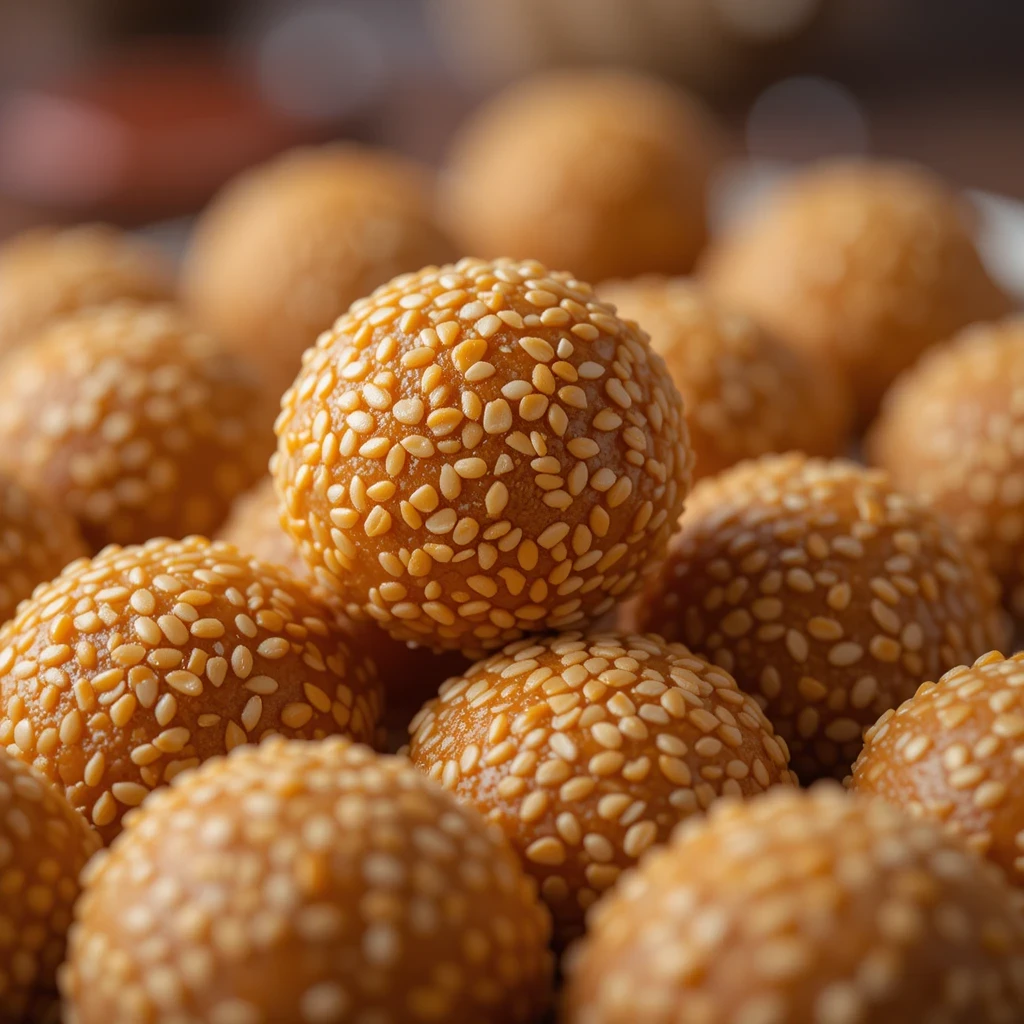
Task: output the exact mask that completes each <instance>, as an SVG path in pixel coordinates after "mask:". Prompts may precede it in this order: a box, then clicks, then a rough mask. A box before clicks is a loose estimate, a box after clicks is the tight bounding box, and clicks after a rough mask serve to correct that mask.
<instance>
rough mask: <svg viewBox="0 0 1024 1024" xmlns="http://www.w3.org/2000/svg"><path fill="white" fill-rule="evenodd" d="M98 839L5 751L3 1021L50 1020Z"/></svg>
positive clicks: (0, 941) (0, 877)
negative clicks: (81, 879)
mask: <svg viewBox="0 0 1024 1024" xmlns="http://www.w3.org/2000/svg"><path fill="white" fill-rule="evenodd" d="M99 845H100V841H99V836H97V835H96V833H95V832H93V831H92V829H90V828H89V826H88V825H87V824H86V822H85V819H84V818H83V817H82V816H81V815H80V814H79V813H78V812H77V811H75V810H72V808H71V807H70V805H69V804H68V802H67V800H65V799H64V797H63V796H62V795H61V794H60V793H59V792H58V791H57V790H56V789H55V788H54V787H53V786H51V785H49V783H47V782H46V780H45V779H43V778H42V777H41V776H40V775H39V773H38V772H36V771H33V770H32V769H31V768H29V767H28V766H27V765H24V764H22V763H21V762H20V761H16V760H15V759H13V758H11V757H8V756H7V755H6V754H4V753H3V752H2V751H0V893H2V895H3V910H2V911H0V950H2V951H3V952H2V957H0V1021H4V1024H8V1022H10V1024H13V1022H16V1021H43V1020H49V1019H51V1018H50V1016H49V1014H50V1012H51V1011H52V1010H53V1008H54V1006H55V1004H56V1001H57V966H58V964H60V962H61V961H62V960H63V959H64V945H65V939H66V936H67V930H68V926H69V925H70V924H71V908H72V905H73V904H74V902H75V900H76V899H77V898H78V893H79V885H78V876H79V874H81V871H82V868H83V867H84V866H85V862H86V861H87V860H88V859H89V857H90V856H91V855H92V853H93V851H94V850H96V848H97V847H98V846H99Z"/></svg>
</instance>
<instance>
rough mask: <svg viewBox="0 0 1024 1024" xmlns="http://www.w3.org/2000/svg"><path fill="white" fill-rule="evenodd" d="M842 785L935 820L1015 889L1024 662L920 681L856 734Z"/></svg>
mask: <svg viewBox="0 0 1024 1024" xmlns="http://www.w3.org/2000/svg"><path fill="white" fill-rule="evenodd" d="M851 783H852V786H853V788H854V789H855V790H859V791H862V792H867V793H875V794H877V795H879V796H881V797H884V798H885V799H886V800H888V801H889V802H890V803H892V804H895V805H896V806H899V807H903V808H905V809H906V810H907V811H909V812H910V813H911V814H913V815H914V816H915V817H922V818H933V819H934V820H936V821H940V822H943V823H944V824H945V825H946V827H947V828H948V829H949V830H950V831H951V832H953V833H954V834H955V835H957V836H959V837H960V838H962V839H963V840H964V842H966V843H967V844H968V845H969V846H971V847H972V848H973V849H974V850H976V851H977V852H978V853H981V854H984V855H985V856H987V857H989V858H990V859H991V860H993V861H995V862H996V863H997V864H998V865H999V866H1000V867H1001V868H1002V869H1003V870H1004V871H1005V872H1006V875H1007V877H1008V878H1009V879H1010V881H1011V882H1013V883H1014V884H1015V885H1018V886H1024V656H1022V655H1016V656H1014V657H1012V658H1008V659H1004V658H1003V657H1002V655H1000V654H999V653H998V652H992V653H991V654H987V655H985V656H984V657H983V658H979V659H978V660H977V661H976V662H975V663H974V665H973V667H971V668H968V667H967V666H964V665H961V666H960V667H958V668H955V669H953V670H952V671H951V672H947V673H946V674H945V675H944V676H943V677H942V678H941V679H940V680H939V681H938V682H937V683H922V684H921V687H920V689H918V691H917V693H915V694H914V696H913V697H911V698H910V699H909V700H907V701H904V702H903V703H902V704H901V705H900V706H899V707H898V708H897V709H896V710H895V711H892V710H890V711H887V712H886V713H885V714H884V715H882V717H881V718H880V719H879V720H878V722H876V723H875V725H873V726H872V727H871V728H870V729H868V730H867V732H866V733H865V734H864V750H863V751H862V752H861V755H860V757H859V758H857V761H856V763H855V764H854V766H853V777H852V780H851Z"/></svg>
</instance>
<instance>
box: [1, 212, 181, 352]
mask: <svg viewBox="0 0 1024 1024" xmlns="http://www.w3.org/2000/svg"><path fill="white" fill-rule="evenodd" d="M173 292H174V275H173V271H172V269H171V267H170V265H169V264H168V263H167V261H166V260H164V258H163V257H162V256H161V255H160V253H158V252H157V251H156V250H154V249H152V248H151V247H150V246H148V245H146V244H145V243H143V242H141V241H139V240H138V239H135V238H131V237H129V236H128V235H125V234H123V233H122V232H120V231H118V230H117V229H116V228H112V227H108V226H106V225H104V224H86V225H81V226H78V227H73V228H35V229H33V230H31V231H26V232H25V233H24V234H21V235H17V236H16V237H15V238H13V239H11V240H10V241H8V242H6V243H5V244H4V245H3V246H0V353H3V352H5V351H7V350H8V349H12V348H14V347H15V346H17V345H21V344H23V343H24V342H26V341H28V340H29V339H30V338H31V337H32V336H33V335H34V334H35V333H36V332H37V331H39V329H40V328H42V327H44V326H45V325H46V324H47V323H49V322H50V321H51V320H55V319H58V318H59V317H62V316H66V315H68V314H69V313H73V312H76V311H77V310H80V309H87V308H89V307H92V306H99V305H103V304H105V303H108V302H113V301H114V300H116V299H140V300H158V299H170V298H171V297H172V295H173Z"/></svg>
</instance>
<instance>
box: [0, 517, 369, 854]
mask: <svg viewBox="0 0 1024 1024" xmlns="http://www.w3.org/2000/svg"><path fill="white" fill-rule="evenodd" d="M380 712H381V693H380V685H379V683H378V680H377V674H376V667H375V665H374V663H373V660H372V656H371V652H370V651H369V650H367V649H366V647H365V646H363V645H361V644H360V642H359V640H358V638H357V637H355V636H354V635H353V634H352V633H350V632H349V631H348V630H347V629H345V628H344V626H343V625H341V624H338V623H334V622H333V621H330V618H329V616H327V615H326V614H325V609H324V608H323V607H322V606H321V605H320V604H318V603H317V602H316V601H314V600H313V598H312V597H311V596H310V594H309V592H308V589H307V588H306V587H305V586H303V585H302V584H301V583H300V582H299V581H298V580H297V579H296V578H295V577H294V576H292V575H291V573H288V572H286V571H285V570H284V569H281V568H278V567H277V566H272V565H267V564H264V563H262V562H259V561H257V560H255V559H253V558H250V557H249V556H248V555H243V554H241V553H240V552H239V551H238V550H237V549H235V548H233V547H232V546H231V545H230V544H225V543H222V542H220V543H212V542H211V541H208V540H206V539H204V538H202V537H190V538H186V539H185V540H183V541H167V540H154V541H150V542H149V543H148V544H146V545H144V546H142V547H133V548H123V549H122V548H117V547H113V546H112V547H110V548H107V549H106V550H105V551H104V552H103V553H101V554H100V555H98V556H97V557H96V558H94V559H92V560H87V559H83V560H81V561H78V562H76V563H74V564H73V565H71V566H69V567H68V568H67V570H66V571H65V572H64V573H63V575H61V576H60V577H58V579H56V580H54V581H53V583H51V584H48V585H47V586H43V587H40V588H39V589H37V590H36V592H35V595H34V596H33V598H32V600H30V601H27V602H25V603H24V604H23V605H22V606H21V608H20V609H19V612H18V614H17V615H16V616H15V617H14V618H13V619H12V620H11V621H10V622H9V623H8V624H7V625H6V626H5V627H4V628H3V629H0V744H2V745H3V746H4V747H6V749H7V752H8V753H9V754H11V755H13V756H14V757H17V758H20V759H21V760H23V761H26V762H28V763H31V764H33V765H35V767H36V768H38V769H39V770H40V771H41V772H42V773H43V774H44V775H45V776H46V777H47V778H48V779H49V780H50V781H52V782H53V783H54V784H56V785H58V786H61V787H63V789H64V791H65V793H66V794H67V797H68V799H69V800H70V802H71V804H72V806H73V807H76V808H78V809H79V810H80V811H82V813H83V814H84V815H85V816H86V818H88V819H89V820H90V821H91V822H92V824H93V825H95V826H96V828H97V829H98V830H99V832H100V834H101V835H102V836H103V838H104V840H105V841H107V842H109V841H110V840H111V839H113V838H114V836H116V835H117V834H118V832H119V831H120V829H121V818H122V816H123V815H124V814H125V813H126V812H127V811H128V810H129V808H132V807H137V806H138V805H139V804H140V803H142V801H143V800H144V799H145V798H146V796H148V794H149V792H150V791H151V790H152V789H155V788H156V787H158V786H161V785H164V784H166V783H168V782H170V781H171V780H172V779H173V778H174V777H175V776H176V775H177V774H178V773H179V772H181V771H184V770H185V769H186V768H191V767H194V766H195V765H198V764H199V763H200V762H202V761H205V760H206V759H208V758H210V757H212V756H213V755H215V754H222V753H225V752H226V751H229V750H231V749H233V748H234V747H237V746H239V745H241V744H244V743H253V742H256V741H258V740H261V739H263V738H265V737H266V736H269V735H272V734H274V733H283V734H285V735H288V736H295V737H299V738H308V739H319V738H320V737H323V736H327V735H328V734H330V733H336V732H343V733H345V734H347V735H350V736H352V737H353V738H354V739H357V740H361V741H372V740H374V739H375V738H376V731H377V722H378V720H379V718H380Z"/></svg>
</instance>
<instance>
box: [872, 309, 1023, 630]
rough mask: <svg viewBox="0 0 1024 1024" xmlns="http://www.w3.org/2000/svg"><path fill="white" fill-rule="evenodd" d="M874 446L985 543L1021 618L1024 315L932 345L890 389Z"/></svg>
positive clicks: (879, 457)
mask: <svg viewBox="0 0 1024 1024" xmlns="http://www.w3.org/2000/svg"><path fill="white" fill-rule="evenodd" d="M867 450H868V455H869V457H870V459H871V461H872V462H874V463H876V464H877V465H879V466H881V467H883V468H884V469H886V470H888V472H889V473H890V475H891V476H892V479H893V482H894V483H895V484H896V485H897V486H898V487H901V488H902V489H904V490H906V491H908V492H909V493H911V494H918V495H920V496H921V497H922V498H924V499H925V500H926V501H928V503H929V504H930V505H932V506H934V507H935V508H938V509H941V510H942V511H943V512H944V513H945V514H946V515H947V516H948V517H949V518H950V519H951V520H952V521H953V522H954V524H955V525H956V526H958V527H959V528H960V529H961V531H962V532H963V533H964V534H965V535H967V536H968V537H970V538H971V539H972V540H974V541H975V543H977V545H978V546H979V547H981V548H982V549H983V550H984V551H985V553H986V554H987V555H988V557H989V560H990V562H991V564H992V568H993V569H994V570H995V572H996V574H997V575H998V576H999V577H1000V578H1001V579H1002V582H1003V586H1004V594H1003V596H1004V599H1005V601H1006V604H1007V606H1008V607H1010V608H1011V609H1012V610H1013V612H1014V614H1015V615H1016V616H1017V617H1018V618H1024V318H1021V317H1014V318H1010V319H1007V320H1003V321H1001V322H999V323H995V324H984V325H978V326H976V327H973V328H968V329H967V330H965V331H963V332H962V333H961V334H960V335H959V336H958V337H956V338H955V339H954V340H952V341H950V342H949V343H948V344H945V345H940V346H938V347H936V348H935V349H933V350H932V351H931V352H929V353H928V354H927V355H926V356H925V358H924V359H922V360H921V362H920V363H918V365H917V366H915V367H914V368H913V369H911V370H908V371H907V373H906V374H904V376H903V377H901V378H900V380H899V381H897V383H896V384H895V385H894V386H893V388H892V390H891V391H890V392H889V394H888V395H886V399H885V402H884V404H883V406H882V412H881V414H880V415H879V417H878V419H877V420H876V421H875V424H874V426H873V428H872V430H871V433H870V434H869V436H868V443H867Z"/></svg>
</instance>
